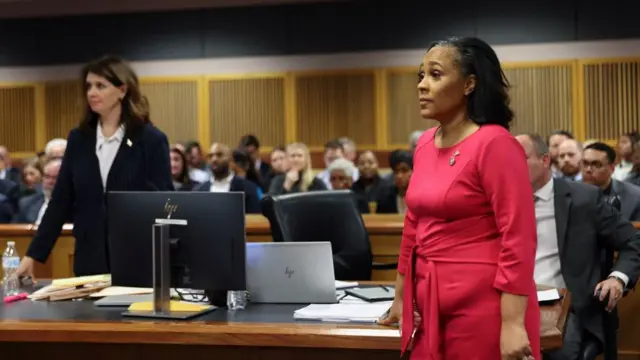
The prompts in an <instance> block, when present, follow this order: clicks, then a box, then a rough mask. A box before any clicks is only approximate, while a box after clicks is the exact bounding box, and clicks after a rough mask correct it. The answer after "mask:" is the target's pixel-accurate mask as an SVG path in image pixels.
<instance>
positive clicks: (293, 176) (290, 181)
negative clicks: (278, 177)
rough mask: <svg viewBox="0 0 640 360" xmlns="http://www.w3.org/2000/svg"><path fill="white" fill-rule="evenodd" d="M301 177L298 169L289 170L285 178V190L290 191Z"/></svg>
mask: <svg viewBox="0 0 640 360" xmlns="http://www.w3.org/2000/svg"><path fill="white" fill-rule="evenodd" d="M299 179H300V173H299V172H298V171H297V170H289V172H287V175H285V178H284V184H283V187H284V189H285V190H287V191H290V190H291V188H292V187H293V185H295V183H296V182H298V180H299Z"/></svg>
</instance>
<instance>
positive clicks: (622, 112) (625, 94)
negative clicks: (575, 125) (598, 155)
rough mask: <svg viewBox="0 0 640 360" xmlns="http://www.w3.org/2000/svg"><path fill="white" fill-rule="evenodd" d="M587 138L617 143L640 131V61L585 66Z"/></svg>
mask: <svg viewBox="0 0 640 360" xmlns="http://www.w3.org/2000/svg"><path fill="white" fill-rule="evenodd" d="M580 68H581V71H582V75H583V77H584V88H583V92H584V93H583V94H584V117H585V121H586V138H595V139H602V140H613V139H617V138H618V137H619V136H620V135H622V134H623V133H626V132H629V131H632V130H638V128H639V127H640V105H639V104H640V91H639V87H640V60H629V61H607V62H601V63H583V64H581V67H580Z"/></svg>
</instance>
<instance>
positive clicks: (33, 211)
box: [13, 192, 44, 224]
mask: <svg viewBox="0 0 640 360" xmlns="http://www.w3.org/2000/svg"><path fill="white" fill-rule="evenodd" d="M43 204H44V194H43V193H42V192H36V193H35V194H33V195H29V196H25V197H23V198H22V199H20V202H19V203H18V213H17V214H16V217H15V218H14V220H13V222H15V223H25V224H33V223H34V222H36V220H37V219H38V213H39V212H40V208H41V207H42V205H43Z"/></svg>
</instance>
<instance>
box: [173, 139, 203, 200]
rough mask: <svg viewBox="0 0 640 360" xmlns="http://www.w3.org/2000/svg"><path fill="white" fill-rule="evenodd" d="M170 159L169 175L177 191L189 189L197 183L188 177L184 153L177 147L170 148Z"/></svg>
mask: <svg viewBox="0 0 640 360" xmlns="http://www.w3.org/2000/svg"><path fill="white" fill-rule="evenodd" d="M169 157H170V159H171V177H172V178H173V187H174V189H176V190H177V191H191V190H193V187H194V186H196V185H197V184H198V183H197V182H195V181H193V180H191V179H190V178H189V168H188V167H187V158H186V157H185V156H184V153H183V152H182V151H180V149H178V148H177V147H173V148H171V153H170V154H169Z"/></svg>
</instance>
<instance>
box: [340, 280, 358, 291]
mask: <svg viewBox="0 0 640 360" xmlns="http://www.w3.org/2000/svg"><path fill="white" fill-rule="evenodd" d="M354 286H358V282H357V281H340V280H336V290H340V289H346V288H350V287H354Z"/></svg>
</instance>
